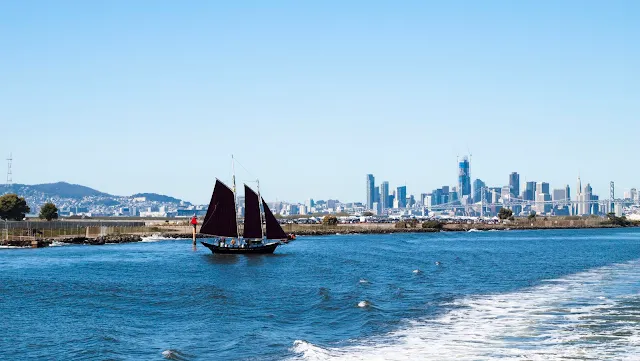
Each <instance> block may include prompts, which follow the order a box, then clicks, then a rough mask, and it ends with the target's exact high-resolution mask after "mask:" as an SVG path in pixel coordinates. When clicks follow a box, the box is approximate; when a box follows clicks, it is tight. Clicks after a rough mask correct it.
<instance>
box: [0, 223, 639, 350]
mask: <svg viewBox="0 0 640 361" xmlns="http://www.w3.org/2000/svg"><path fill="white" fill-rule="evenodd" d="M436 262H439V264H437V263H436ZM0 315H1V320H2V321H1V323H2V327H1V329H2V331H1V332H2V337H0V359H9V360H16V359H60V360H162V359H165V358H173V359H180V360H211V359H216V360H281V359H302V360H305V359H314V360H315V359H317V360H324V359H352V360H372V359H380V360H387V359H388V360H404V359H426V360H446V359H456V360H489V359H500V360H504V359H528V360H529V359H530V360H537V359H540V360H550V359H551V360H554V359H559V360H561V359H581V360H582V359H593V360H603V359H607V360H637V359H639V356H638V355H640V231H638V230H635V229H613V230H611V229H609V230H607V229H598V230H546V231H509V232H470V233H437V234H402V235H400V234H396V235H336V236H325V237H300V238H299V239H298V240H297V241H295V242H292V243H291V244H289V245H286V246H282V247H279V248H278V250H276V254H274V255H270V256H252V257H248V256H222V255H212V254H211V253H210V252H209V251H208V250H206V249H205V248H204V247H202V246H199V247H198V248H197V250H196V251H193V250H192V247H191V242H190V241H188V240H179V241H175V240H162V241H158V242H148V243H147V242H145V243H135V244H121V245H106V246H63V247H51V248H45V249H11V250H0Z"/></svg>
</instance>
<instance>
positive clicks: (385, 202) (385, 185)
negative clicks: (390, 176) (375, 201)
mask: <svg viewBox="0 0 640 361" xmlns="http://www.w3.org/2000/svg"><path fill="white" fill-rule="evenodd" d="M392 205H393V204H389V182H387V181H384V182H382V183H381V184H380V208H381V209H382V212H384V210H385V209H387V208H391V206H392Z"/></svg>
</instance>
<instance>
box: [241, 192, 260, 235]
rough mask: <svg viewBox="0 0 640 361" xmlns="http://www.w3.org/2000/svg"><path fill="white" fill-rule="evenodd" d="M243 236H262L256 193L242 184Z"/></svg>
mask: <svg viewBox="0 0 640 361" xmlns="http://www.w3.org/2000/svg"><path fill="white" fill-rule="evenodd" d="M244 202H245V203H244V204H245V205H244V232H243V235H242V236H243V237H244V238H262V219H261V218H262V217H260V202H259V201H258V195H257V194H256V192H254V191H253V190H252V189H251V188H249V187H247V185H246V184H245V185H244Z"/></svg>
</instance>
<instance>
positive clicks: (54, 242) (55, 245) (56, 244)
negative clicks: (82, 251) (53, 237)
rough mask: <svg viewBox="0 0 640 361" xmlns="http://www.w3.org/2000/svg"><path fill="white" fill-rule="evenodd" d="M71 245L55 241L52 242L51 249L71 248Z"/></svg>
mask: <svg viewBox="0 0 640 361" xmlns="http://www.w3.org/2000/svg"><path fill="white" fill-rule="evenodd" d="M69 245H71V244H70V243H64V242H60V241H53V242H51V244H50V245H49V247H62V246H69Z"/></svg>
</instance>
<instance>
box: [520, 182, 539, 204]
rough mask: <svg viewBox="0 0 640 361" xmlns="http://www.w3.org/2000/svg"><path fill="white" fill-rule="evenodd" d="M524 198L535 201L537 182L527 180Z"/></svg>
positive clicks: (523, 193)
mask: <svg viewBox="0 0 640 361" xmlns="http://www.w3.org/2000/svg"><path fill="white" fill-rule="evenodd" d="M522 198H523V199H524V200H525V201H534V200H535V199H536V182H527V184H526V188H525V190H524V192H522Z"/></svg>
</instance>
